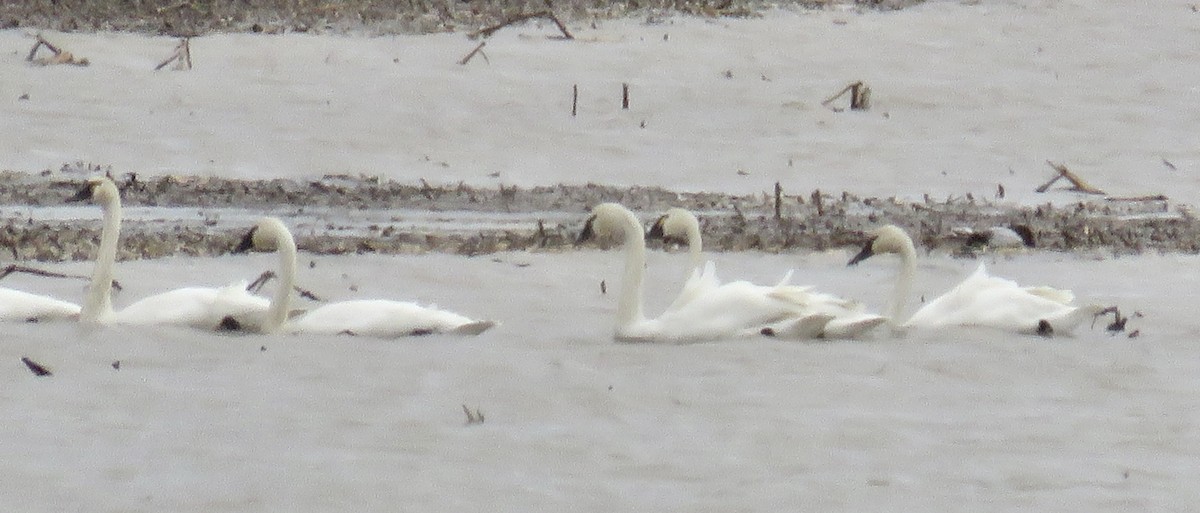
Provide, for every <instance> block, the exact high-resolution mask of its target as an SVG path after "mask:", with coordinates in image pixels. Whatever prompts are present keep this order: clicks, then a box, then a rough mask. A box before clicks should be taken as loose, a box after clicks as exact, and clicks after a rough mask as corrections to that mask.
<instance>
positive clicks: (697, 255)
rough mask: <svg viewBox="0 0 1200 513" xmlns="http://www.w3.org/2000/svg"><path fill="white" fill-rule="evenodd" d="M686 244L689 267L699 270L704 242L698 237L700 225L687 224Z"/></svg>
mask: <svg viewBox="0 0 1200 513" xmlns="http://www.w3.org/2000/svg"><path fill="white" fill-rule="evenodd" d="M687 242H688V257H689V258H690V259H691V267H692V269H699V268H700V267H701V266H702V265H703V264H704V262H703V260H704V256H703V255H704V241H703V240H702V237H701V236H700V223H698V222H692V223H689V224H688V233H687Z"/></svg>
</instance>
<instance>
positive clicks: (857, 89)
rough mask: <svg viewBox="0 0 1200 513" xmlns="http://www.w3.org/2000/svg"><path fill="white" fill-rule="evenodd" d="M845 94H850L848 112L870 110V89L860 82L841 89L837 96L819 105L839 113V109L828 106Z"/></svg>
mask: <svg viewBox="0 0 1200 513" xmlns="http://www.w3.org/2000/svg"><path fill="white" fill-rule="evenodd" d="M847 92H849V93H850V110H867V109H870V108H871V88H870V87H867V86H866V84H864V83H863V82H862V81H861V80H859V81H858V82H854V83H852V84H850V85H847V86H846V87H843V88H842V90H841V91H838V93H837V94H835V95H833V96H830V97H829V98H828V99H826V100H825V101H823V102H821V105H823V106H825V107H829V108H830V109H832V110H833V111H834V112H841V111H842V109H841V108H839V107H833V106H831V105H830V104H831V103H833V102H834V101H835V100H837V99H838V98H841V97H842V95H845V94H846V93H847Z"/></svg>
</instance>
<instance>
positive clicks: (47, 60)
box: [25, 34, 91, 66]
mask: <svg viewBox="0 0 1200 513" xmlns="http://www.w3.org/2000/svg"><path fill="white" fill-rule="evenodd" d="M43 46H45V47H46V49H48V50H50V51H51V52H54V55H52V56H50V57H37V51H38V50H39V49H41V48H42V47H43ZM35 57H37V58H35ZM25 60H26V61H29V62H32V63H34V64H38V65H42V66H49V65H53V64H70V65H73V66H87V65H88V64H91V63H89V62H88V60H87V59H86V58H84V59H76V58H75V56H74V55H72V54H71V52H68V51H65V50H63V49H62V48H59V47H57V46H54V44H53V43H51V42H50V41H47V40H46V38H44V37H42V35H41V34H38V35H37V42H36V43H34V44H33V48H30V49H29V55H28V56H26V57H25Z"/></svg>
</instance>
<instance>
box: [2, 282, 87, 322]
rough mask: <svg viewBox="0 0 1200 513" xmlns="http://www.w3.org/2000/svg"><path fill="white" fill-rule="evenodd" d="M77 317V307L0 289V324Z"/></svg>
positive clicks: (42, 297) (21, 292) (37, 296)
mask: <svg viewBox="0 0 1200 513" xmlns="http://www.w3.org/2000/svg"><path fill="white" fill-rule="evenodd" d="M78 317H79V305H77V304H75V303H70V302H67V301H62V300H59V299H54V298H52V297H50V296H42V295H38V294H33V293H30V292H24V291H20V290H14V289H5V288H0V322H26V321H51V320H66V319H73V318H78Z"/></svg>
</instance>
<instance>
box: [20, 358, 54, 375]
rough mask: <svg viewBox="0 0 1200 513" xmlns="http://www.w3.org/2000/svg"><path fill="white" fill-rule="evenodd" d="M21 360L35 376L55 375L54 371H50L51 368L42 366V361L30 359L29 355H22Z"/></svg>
mask: <svg viewBox="0 0 1200 513" xmlns="http://www.w3.org/2000/svg"><path fill="white" fill-rule="evenodd" d="M21 361H22V362H24V363H25V366H26V367H29V370H30V371H32V372H33V374H34V375H35V376H53V375H54V373H53V372H50V369H47V368H46V367H44V366H42V364H40V363H37V362H35V361H33V360H30V359H29V357H27V356H22V357H21Z"/></svg>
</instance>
